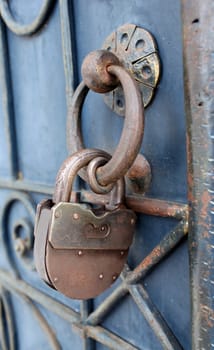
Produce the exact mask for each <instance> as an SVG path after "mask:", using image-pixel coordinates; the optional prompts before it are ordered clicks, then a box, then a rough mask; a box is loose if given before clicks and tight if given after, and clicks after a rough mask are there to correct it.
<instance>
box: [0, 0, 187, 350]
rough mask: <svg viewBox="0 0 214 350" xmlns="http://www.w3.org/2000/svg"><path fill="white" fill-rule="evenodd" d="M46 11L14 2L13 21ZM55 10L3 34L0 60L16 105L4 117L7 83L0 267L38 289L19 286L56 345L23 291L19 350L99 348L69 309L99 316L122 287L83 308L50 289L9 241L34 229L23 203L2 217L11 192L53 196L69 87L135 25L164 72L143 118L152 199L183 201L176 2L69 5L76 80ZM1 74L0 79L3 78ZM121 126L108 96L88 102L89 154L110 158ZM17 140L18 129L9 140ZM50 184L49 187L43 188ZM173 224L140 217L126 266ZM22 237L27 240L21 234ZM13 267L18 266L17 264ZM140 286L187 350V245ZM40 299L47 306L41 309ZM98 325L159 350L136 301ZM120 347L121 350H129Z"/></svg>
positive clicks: (0, 107) (17, 304)
mask: <svg viewBox="0 0 214 350" xmlns="http://www.w3.org/2000/svg"><path fill="white" fill-rule="evenodd" d="M41 5H42V0H41V1H40V0H38V1H33V2H28V1H26V0H12V1H10V8H11V11H12V13H13V14H14V17H15V18H16V19H17V20H19V21H20V22H23V23H29V22H31V21H32V20H33V19H34V18H35V17H36V16H37V14H38V12H39V9H40V8H41ZM59 5H60V6H66V1H63V0H61V1H60V2H59V3H58V2H57V4H56V5H55V7H54V10H53V11H52V12H51V13H50V18H49V19H48V21H47V23H46V24H45V25H43V26H42V28H41V30H40V31H38V32H36V34H34V35H33V36H17V35H16V34H14V33H13V32H11V31H10V30H9V29H8V28H7V36H6V38H7V42H8V57H7V56H4V57H5V59H6V66H7V69H9V72H10V74H11V89H12V95H11V92H10V91H9V90H8V91H9V93H10V95H9V96H10V98H11V96H13V106H12V105H10V108H11V106H12V107H13V108H12V109H11V110H10V108H9V110H8V111H7V113H8V119H5V118H6V117H5V115H6V114H5V107H4V103H5V90H4V91H3V89H2V86H3V85H2V84H1V85H0V89H1V90H0V96H1V98H0V114H1V118H0V149H1V152H0V186H1V188H5V187H6V188H7V189H1V192H0V193H1V195H0V210H1V212H2V213H1V215H3V214H4V222H3V225H2V227H1V231H2V232H1V239H2V241H3V239H4V243H5V242H6V247H7V249H8V255H9V258H8V257H7V254H6V253H7V249H5V245H3V244H2V243H1V244H0V265H1V268H2V269H8V270H9V271H16V276H18V277H19V278H22V279H23V280H24V281H26V282H27V283H28V284H30V285H31V286H33V288H38V289H39V291H41V294H38V293H37V292H35V294H33V289H30V290H29V293H28V289H27V285H26V286H25V285H24V286H25V287H23V289H24V290H25V291H26V293H27V297H31V296H32V298H33V300H35V305H36V306H37V307H38V309H39V310H40V311H41V313H42V315H43V316H44V317H45V319H46V320H47V322H48V323H49V325H50V327H51V328H52V329H53V331H54V332H55V333H56V338H54V337H51V336H50V334H49V330H48V327H47V324H45V323H44V322H43V323H42V324H43V326H44V328H45V331H44V329H41V327H40V326H39V322H38V314H37V315H36V314H35V311H33V306H32V305H31V303H30V301H29V300H28V299H23V296H22V297H21V299H20V296H17V295H16V293H17V292H18V293H20V291H19V289H17V290H16V293H12V297H11V296H10V299H11V309H13V312H14V327H15V328H16V336H15V338H14V341H15V342H16V345H15V346H16V347H15V349H21V350H22V349H40V348H42V347H43V348H45V349H49V348H50V349H52V348H54V349H58V348H59V345H58V342H59V343H60V344H61V348H62V349H65V350H66V349H70V348H72V349H75V350H78V349H82V348H84V349H93V346H94V344H93V342H91V341H88V340H82V339H81V337H80V336H79V332H80V333H81V329H79V330H78V331H77V330H76V331H75V326H73V327H72V328H71V323H72V322H73V314H72V311H71V310H70V308H73V309H75V310H76V311H79V310H80V308H81V311H82V317H83V316H84V319H85V318H86V316H87V313H90V308H92V309H93V308H94V309H96V308H97V307H98V305H100V303H102V301H103V300H104V298H105V297H106V296H107V295H109V294H110V292H111V291H112V289H114V288H116V286H114V287H113V288H112V289H111V290H109V291H107V292H105V293H104V294H103V295H101V296H100V297H98V298H96V300H94V301H93V303H92V305H87V303H86V304H81V305H80V304H79V302H76V301H72V300H68V298H66V297H63V296H61V295H60V294H59V293H57V292H55V291H52V290H50V289H49V288H48V287H46V286H45V285H44V284H43V282H41V281H40V280H39V278H38V276H37V274H36V272H35V271H32V270H31V269H29V267H26V264H25V261H23V259H20V258H19V255H17V253H16V252H15V250H14V242H13V239H12V232H13V226H14V223H15V222H16V221H17V220H19V219H20V218H23V217H24V218H26V217H27V218H28V220H29V221H31V225H33V220H32V218H31V216H30V213H29V210H28V206H27V207H25V208H24V206H23V203H22V201H21V202H20V200H19V201H17V202H15V203H14V205H13V206H11V210H9V209H7V211H6V212H5V208H6V207H5V203H7V201H8V198H9V197H10V196H13V198H16V196H17V195H16V194H12V193H14V192H13V191H14V190H12V189H14V188H15V189H16V190H17V191H18V193H19V194H20V195H21V199H23V198H24V197H23V196H25V194H24V193H23V192H22V190H25V189H26V191H28V192H29V196H30V198H29V201H31V200H33V201H34V203H36V202H38V201H39V200H40V199H41V198H43V197H44V194H43V195H42V193H49V194H51V192H52V186H53V184H54V180H55V176H56V173H57V170H58V168H59V166H60V164H61V162H62V161H63V159H64V158H65V157H66V155H67V151H66V114H67V106H69V103H70V98H71V93H72V91H73V86H70V85H71V84H72V82H73V81H75V84H76V83H77V82H78V81H80V80H81V77H80V67H81V62H82V60H83V58H84V57H85V55H86V54H87V53H88V52H90V51H92V50H95V49H97V48H100V47H101V46H102V43H103V41H104V39H105V38H106V37H107V36H108V35H109V34H110V33H111V32H112V31H113V30H115V29H116V28H117V27H118V26H120V25H122V24H124V23H134V24H137V25H139V26H143V27H145V28H146V29H148V30H149V31H151V33H152V34H153V35H154V36H155V38H156V40H157V43H158V47H159V51H160V57H161V60H162V68H163V71H162V77H161V80H160V83H159V86H158V89H157V93H156V96H155V99H154V101H153V103H152V104H151V105H150V107H148V108H147V110H146V127H145V137H144V141H143V145H142V153H143V154H144V155H145V156H146V157H147V159H148V160H149V161H150V163H151V166H152V174H153V180H152V186H151V189H150V191H149V193H148V194H147V195H148V196H151V197H155V198H160V199H166V200H173V201H181V202H186V165H185V164H186V151H185V118H184V101H183V80H182V43H181V18H180V2H179V1H177V0H176V1H173V2H172V1H171V0H165V1H164V2H163V1H161V0H145V1H143V2H142V1H141V0H135V1H132V2H130V1H128V0H124V1H123V2H121V1H107V0H105V1H104V0H102V1H100V0H92V1H90V2H88V1H86V0H79V1H74V2H73V11H74V12H73V14H72V13H71V11H72V8H71V7H69V15H70V16H71V17H70V18H74V21H71V24H70V25H71V26H72V25H73V27H74V32H73V33H72V36H71V38H72V39H73V40H74V42H75V46H76V53H75V52H74V51H73V59H74V60H75V61H76V64H77V72H78V74H77V75H75V76H74V78H73V76H72V77H71V78H68V77H67V76H66V74H68V72H69V74H71V73H72V69H73V67H72V65H71V66H69V67H67V68H66V67H64V64H66V62H67V61H65V57H63V52H64V53H65V46H66V44H65V43H64V42H63V40H62V39H61V28H65V27H63V26H64V25H65V22H64V21H62V17H61V19H60V14H61V16H62V14H64V15H65V14H66V12H64V11H62V7H61V11H60V9H59ZM63 9H64V10H65V9H66V7H64V8H63ZM160 13H161V16H160ZM2 25H3V22H2ZM67 44H68V43H67ZM63 45H64V51H63V50H62V47H63ZM66 47H67V46H66ZM1 69H2V67H1ZM0 73H1V74H0V78H1V80H2V79H3V77H2V72H1V71H0ZM66 86H67V89H66ZM9 88H10V87H9ZM66 91H67V100H66ZM13 111H14V114H13ZM5 120H7V121H10V123H13V124H14V130H15V134H16V140H15V139H14V140H15V141H14V144H15V145H16V143H17V147H16V146H14V145H13V147H12V149H13V152H14V153H13V156H14V154H15V158H17V161H16V166H15V168H14V169H15V170H14V169H13V166H12V165H13V164H14V163H13V162H12V163H11V161H10V159H12V158H13V157H12V158H11V157H10V148H11V146H10V145H8V144H7V141H6V140H7V132H6V129H7V125H6V128H5ZM122 124H123V119H122V118H120V117H118V116H116V115H115V114H113V113H112V112H111V111H110V110H109V109H108V108H107V107H106V105H105V104H104V102H103V99H102V96H100V95H95V94H94V93H90V94H89V97H88V98H87V102H86V104H85V106H84V109H83V118H82V125H83V134H84V140H85V143H86V145H87V146H93V147H101V148H104V149H105V150H108V151H113V149H114V147H115V146H116V144H117V142H118V140H119V137H120V132H121V128H122ZM10 130H11V128H10ZM13 135H14V131H13V133H12V139H13ZM11 164H12V165H11ZM11 175H13V176H15V177H17V178H19V181H18V182H13V181H11V180H10V178H11ZM8 179H9V180H8ZM22 179H24V180H23V182H22ZM38 184H43V185H44V186H39V185H38ZM46 185H47V186H49V187H45V186H46ZM20 190H21V191H20ZM176 223H177V222H176V221H175V219H164V218H156V217H148V216H145V215H139V221H138V228H137V233H136V237H135V242H134V244H133V246H132V249H131V254H130V256H129V265H130V267H131V268H134V267H135V266H136V264H138V263H139V262H140V261H141V260H142V259H143V258H144V257H145V256H146V255H147V254H148V253H149V252H150V251H151V249H153V247H154V246H155V245H156V244H158V243H159V242H160V240H161V239H162V238H163V237H164V236H165V234H166V233H167V232H168V231H170V230H171V229H172V228H173V227H174V226H175V224H176ZM20 232H21V234H24V232H23V230H22V229H21V231H20ZM9 262H12V266H11V264H9ZM1 281H4V283H6V277H5V275H3V274H2V275H1V273H0V284H1V283H2V282H1ZM11 283H12V282H11ZM9 285H10V290H11V291H13V290H14V289H16V288H18V287H17V286H18V285H19V284H17V285H16V283H14V284H13V283H12V284H10V283H9V282H8V284H7V283H6V284H5V288H9ZM20 285H21V284H20ZM144 285H145V289H146V290H147V291H148V292H149V295H150V297H151V299H152V301H153V302H154V304H155V305H156V306H157V308H158V309H159V310H160V312H161V313H162V315H163V316H164V318H165V320H166V321H167V323H168V325H169V326H170V328H171V329H172V331H173V332H174V334H175V336H176V337H177V338H178V340H179V342H180V343H181V345H182V346H183V347H184V348H185V349H186V350H188V349H190V348H191V346H190V310H189V279H188V254H187V245H186V241H185V239H184V240H183V242H182V244H181V245H180V246H179V248H178V249H177V250H176V251H175V252H174V253H172V254H171V255H170V256H169V257H167V258H166V259H165V260H164V261H163V262H161V263H160V264H159V265H158V266H157V267H156V268H155V269H154V270H153V271H152V272H151V273H150V274H149V275H148V276H147V277H146V279H145V281H144ZM43 293H46V294H47V295H49V297H50V298H49V299H48V300H46V299H44V300H43V301H42V302H41V298H42V297H41V295H43ZM51 298H53V301H51V300H52V299H51ZM39 300H40V301H39ZM60 303H62V304H63V305H61V304H60ZM60 315H61V316H60ZM75 317H76V318H75ZM78 317H79V314H78V315H75V316H74V318H75V320H76V321H78ZM102 326H105V327H106V328H108V329H109V330H110V331H112V332H113V333H115V334H117V335H119V336H120V337H122V338H124V339H126V340H127V341H128V342H129V343H131V344H132V345H133V349H134V348H138V349H149V350H150V349H155V350H159V349H162V346H161V345H160V343H159V341H158V340H157V338H156V336H155V335H154V333H153V331H152V330H151V328H150V327H149V325H148V324H147V322H146V321H145V319H144V317H143V316H142V315H141V313H140V311H139V309H138V308H137V307H136V304H135V303H134V302H133V300H132V298H131V297H130V296H126V297H125V298H124V299H122V298H121V302H120V303H119V302H118V303H117V304H116V306H115V307H114V309H113V310H112V311H111V312H110V313H109V315H108V317H107V318H106V319H105V320H104V321H103V323H102ZM90 332H91V333H90ZM93 332H97V333H96V337H97V339H99V342H98V343H97V344H96V349H99V350H101V349H106V348H109V347H106V346H107V345H109V344H110V343H111V346H112V348H113V349H119V348H121V344H120V343H119V342H118V340H117V339H116V340H111V339H110V338H109V336H108V334H106V333H105V332H104V331H103V330H102V329H94V330H92V329H88V333H89V334H91V335H92V334H93V337H94V334H95V333H93ZM49 336H50V337H49ZM48 339H51V341H49V340H48ZM57 339H58V340H57ZM11 341H12V340H11ZM100 343H103V344H106V345H101V344H100ZM123 346H124V347H123V348H124V349H125V345H123ZM127 346H128V345H127ZM134 346H135V347H134ZM3 349H4V348H3ZM11 349H12V346H11ZM127 349H131V347H130V346H129V347H127Z"/></svg>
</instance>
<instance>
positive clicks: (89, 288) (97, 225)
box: [34, 149, 136, 299]
mask: <svg viewBox="0 0 214 350" xmlns="http://www.w3.org/2000/svg"><path fill="white" fill-rule="evenodd" d="M99 157H103V158H104V159H107V160H108V159H109V155H108V154H107V153H106V152H104V151H101V150H93V149H84V150H81V151H79V152H77V153H75V154H74V155H72V156H71V157H70V158H68V159H67V160H66V161H65V162H64V163H63V165H62V167H61V169H60V171H59V173H58V176H57V180H56V186H55V193H54V196H53V201H51V200H46V201H43V202H41V203H40V204H39V205H38V208H37V216H36V225H35V248H34V253H35V263H36V267H37V270H38V272H39V273H40V275H41V277H42V278H43V280H44V281H45V282H46V283H48V284H49V285H50V286H51V287H52V288H55V289H57V290H58V291H60V292H61V293H63V294H65V295H67V296H69V297H71V298H74V299H88V298H93V297H95V296H97V295H99V294H100V293H101V292H103V291H104V290H105V289H107V288H108V287H110V286H111V284H112V283H113V282H114V281H115V280H116V279H117V278H118V276H119V275H120V273H121V271H122V269H123V266H124V263H125V261H126V257H127V254H128V249H129V247H130V245H131V243H132V239H133V234H134V226H135V225H134V224H135V221H136V215H135V213H134V212H133V211H132V210H130V209H127V208H126V207H125V205H124V179H121V180H119V181H118V182H117V183H116V185H115V187H114V188H113V190H112V191H111V196H110V203H109V206H108V207H106V208H105V209H104V210H103V209H102V210H101V209H100V208H96V207H93V203H92V204H91V205H89V204H85V203H80V202H79V199H78V198H79V196H78V195H77V194H75V193H74V192H72V186H73V181H74V178H75V177H76V175H77V173H78V171H79V170H80V169H81V168H82V167H84V166H87V165H88V164H89V162H90V161H91V160H93V159H94V158H99ZM70 198H75V201H74V202H70Z"/></svg>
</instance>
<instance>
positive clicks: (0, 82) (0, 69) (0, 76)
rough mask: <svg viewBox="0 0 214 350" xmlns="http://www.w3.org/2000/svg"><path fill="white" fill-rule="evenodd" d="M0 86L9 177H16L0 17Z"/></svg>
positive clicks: (10, 94)
mask: <svg viewBox="0 0 214 350" xmlns="http://www.w3.org/2000/svg"><path fill="white" fill-rule="evenodd" d="M0 52H1V56H0V57H1V58H0V59H1V62H0V86H1V95H2V109H3V116H4V124H5V133H6V140H7V149H8V159H9V177H10V178H12V179H16V178H17V176H18V154H17V140H16V128H15V118H14V108H13V92H12V87H11V77H10V60H9V55H8V47H7V34H6V28H5V25H4V23H3V21H2V20H1V19H0Z"/></svg>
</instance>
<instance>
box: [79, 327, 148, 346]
mask: <svg viewBox="0 0 214 350" xmlns="http://www.w3.org/2000/svg"><path fill="white" fill-rule="evenodd" d="M85 329H86V333H87V335H88V337H91V338H92V339H94V340H96V341H98V342H99V343H101V344H103V345H105V346H107V347H108V348H109V349H112V350H121V349H123V350H140V349H139V348H138V347H136V346H134V345H132V344H130V343H128V342H127V341H125V340H123V339H122V338H120V337H119V336H117V335H115V334H114V333H112V332H110V331H108V330H106V329H105V328H103V327H92V326H86V327H85ZM141 350H143V348H141Z"/></svg>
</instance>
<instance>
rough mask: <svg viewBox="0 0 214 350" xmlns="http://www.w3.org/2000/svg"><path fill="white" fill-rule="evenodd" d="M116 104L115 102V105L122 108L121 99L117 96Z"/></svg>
mask: <svg viewBox="0 0 214 350" xmlns="http://www.w3.org/2000/svg"><path fill="white" fill-rule="evenodd" d="M116 104H117V107H119V108H123V101H122V100H121V99H119V98H118V99H117V101H116Z"/></svg>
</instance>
